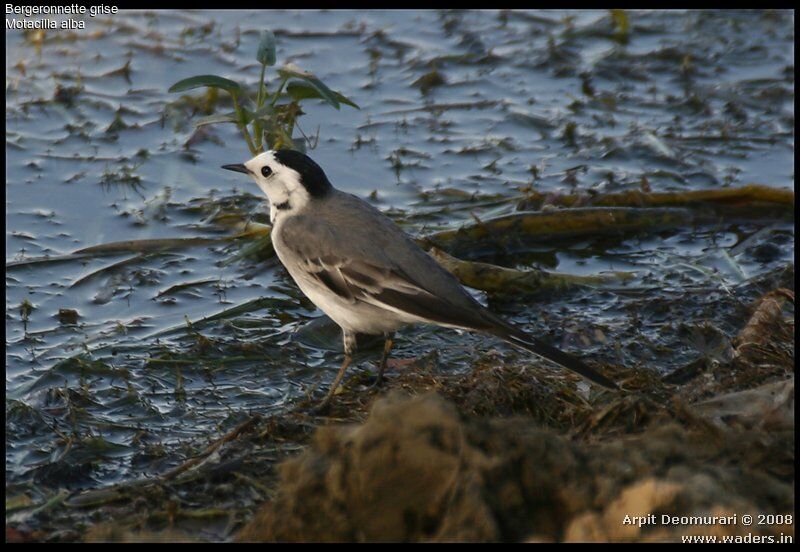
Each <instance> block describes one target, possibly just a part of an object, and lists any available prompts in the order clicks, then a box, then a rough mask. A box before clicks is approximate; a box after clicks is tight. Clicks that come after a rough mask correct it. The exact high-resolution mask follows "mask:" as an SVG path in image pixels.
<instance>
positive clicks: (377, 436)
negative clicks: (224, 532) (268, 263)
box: [237, 381, 794, 541]
mask: <svg viewBox="0 0 800 552" xmlns="http://www.w3.org/2000/svg"><path fill="white" fill-rule="evenodd" d="M782 385H785V386H788V387H791V391H787V393H791V394H793V386H794V384H793V381H792V382H790V383H787V384H782ZM784 391H786V390H784ZM784 400H786V399H785V398H784ZM792 400H793V399H792ZM784 406H785V405H784ZM690 425H691V424H690ZM793 444H794V434H793V424H791V423H789V424H780V423H779V424H777V425H775V426H773V427H771V428H770V430H768V431H753V430H747V429H736V430H733V429H718V428H713V427H703V426H698V427H689V428H687V427H682V426H681V425H678V424H676V423H672V424H668V425H665V426H659V425H657V424H655V425H654V427H653V429H651V430H649V431H647V432H645V433H644V434H642V435H639V436H637V437H628V438H619V439H615V440H612V441H609V442H603V443H584V444H577V443H574V442H570V441H569V440H568V439H565V438H564V437H562V436H559V435H558V434H557V433H555V432H553V431H549V430H546V429H542V428H540V427H538V426H537V424H535V423H533V422H532V421H531V420H530V419H526V418H514V419H484V418H480V417H476V416H461V415H459V413H458V411H457V409H456V407H455V406H454V405H453V404H452V403H451V402H449V401H446V400H444V399H443V398H441V397H440V396H439V395H436V394H433V393H430V394H426V395H423V396H418V397H413V398H403V397H400V396H399V395H393V396H390V397H388V398H386V399H382V400H380V401H378V402H377V403H376V404H375V407H374V409H373V411H372V413H371V415H370V417H369V419H368V420H367V422H366V423H364V424H363V425H352V426H334V427H326V428H321V429H320V430H318V431H317V433H316V435H315V437H314V440H313V443H312V445H311V447H310V448H309V450H308V451H306V452H304V453H303V454H301V455H300V456H299V457H297V458H296V459H294V460H291V461H289V462H286V463H285V464H284V465H283V466H282V467H281V483H280V486H279V490H278V495H277V497H276V499H275V500H274V501H272V502H271V503H269V504H268V505H266V506H265V507H264V508H263V509H262V510H261V511H260V512H259V513H258V514H257V515H256V517H255V518H254V520H253V521H252V522H251V523H250V524H249V525H248V526H247V527H245V529H244V530H243V531H242V532H241V533H240V534H239V535H238V537H237V538H238V539H239V540H245V541H260V540H268V541H272V540H277V541H332V540H335V541H352V540H358V541H419V540H434V541H450V540H463V541H497V540H510V541H519V540H536V541H541V540H546V541H560V540H566V541H570V540H591V541H598V540H600V541H603V540H611V541H620V540H633V541H643V540H661V539H667V540H679V539H680V537H681V536H682V535H689V534H697V535H700V534H704V535H745V534H748V533H755V534H759V535H773V536H774V535H778V534H780V533H787V531H793V528H792V527H793V526H791V527H787V526H785V525H781V526H778V525H762V526H757V527H748V526H746V525H745V524H744V523H741V522H739V523H733V524H730V525H721V524H712V525H704V524H701V523H700V524H689V525H688V526H685V525H674V526H669V525H662V524H661V523H654V524H652V525H645V526H642V527H638V526H637V525H635V524H625V523H624V518H625V516H626V515H629V516H646V515H648V514H652V513H658V517H659V520H660V519H661V517H660V516H661V515H662V514H665V515H666V514H668V515H675V516H703V515H716V516H732V515H734V514H737V515H738V517H739V518H741V516H742V515H744V514H749V515H753V516H755V515H757V514H758V513H762V512H775V513H783V514H791V513H792V512H793V507H794V503H793V496H794V491H793V484H792V482H791V480H789V479H788V478H787V475H789V474H791V473H792V472H793V467H792V466H793V459H792V458H791V456H790V455H786V454H780V453H779V454H775V452H776V451H778V452H780V451H784V452H785V451H787V450H791V449H792V448H793V446H794V445H793ZM720 458H725V459H726V460H725V461H723V462H719V459H720Z"/></svg>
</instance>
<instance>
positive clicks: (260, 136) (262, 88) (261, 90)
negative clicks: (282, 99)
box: [253, 63, 267, 150]
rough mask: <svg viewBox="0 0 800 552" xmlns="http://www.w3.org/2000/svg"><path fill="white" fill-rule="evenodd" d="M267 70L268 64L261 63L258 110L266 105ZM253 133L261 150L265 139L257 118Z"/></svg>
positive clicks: (257, 97) (257, 99)
mask: <svg viewBox="0 0 800 552" xmlns="http://www.w3.org/2000/svg"><path fill="white" fill-rule="evenodd" d="M266 70H267V64H266V63H262V64H261V75H260V76H259V77H258V95H257V96H256V111H257V110H259V109H261V106H262V105H264V100H265V99H266V98H265V95H266V86H264V73H265V71H266ZM253 135H254V136H255V139H256V147H257V148H258V149H259V150H261V149H262V144H263V141H264V133H263V132H261V123H260V122H259V121H258V119H256V120H255V121H253Z"/></svg>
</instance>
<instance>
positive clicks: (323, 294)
mask: <svg viewBox="0 0 800 552" xmlns="http://www.w3.org/2000/svg"><path fill="white" fill-rule="evenodd" d="M275 252H276V253H277V255H278V258H279V259H280V261H281V263H283V266H284V267H286V270H287V271H288V272H289V275H291V277H292V279H293V280H294V281H295V283H296V284H297V287H299V288H300V291H302V292H303V293H304V294H305V296H306V297H308V298H309V299H310V300H311V302H312V303H314V305H316V306H317V308H319V309H320V310H321V311H322V312H324V313H325V314H327V315H328V316H329V317H330V318H331V320H333V321H334V322H336V323H337V324H338V325H339V326H340V327H341V328H342V329H343V330H346V331H350V332H355V333H360V334H368V335H380V334H385V333H390V332H393V331H395V330H396V329H397V328H399V327H400V326H403V325H405V324H411V323H414V322H418V320H417V319H416V318H415V317H412V316H409V315H406V314H402V313H396V312H393V311H391V310H388V309H384V308H381V307H379V306H376V305H371V304H368V303H364V302H362V301H356V302H354V303H353V302H350V301H346V300H344V299H342V298H341V297H339V296H338V295H336V294H335V293H333V292H332V291H330V290H329V289H328V288H326V287H325V286H324V285H323V284H321V283H320V282H318V281H317V280H316V279H315V278H314V277H313V276H310V275H308V274H307V273H306V272H304V271H303V270H300V269H297V268H296V269H294V270H292V269H291V268H289V267H295V266H299V263H295V262H294V259H287V258H286V253H285V252H282V248H281V247H276V248H275ZM282 253H283V254H282ZM287 260H288V261H290V262H288V263H287Z"/></svg>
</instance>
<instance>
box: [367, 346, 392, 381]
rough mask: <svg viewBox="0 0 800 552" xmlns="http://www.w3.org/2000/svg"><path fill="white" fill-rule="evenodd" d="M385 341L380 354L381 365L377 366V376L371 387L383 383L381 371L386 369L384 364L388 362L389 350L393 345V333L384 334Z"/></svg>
mask: <svg viewBox="0 0 800 552" xmlns="http://www.w3.org/2000/svg"><path fill="white" fill-rule="evenodd" d="M385 337H386V341H384V342H383V355H381V365H380V367H379V368H378V378H377V379H376V380H375V383H373V384H372V387H380V386H381V385H382V384H383V373H384V372H385V371H386V364H387V363H388V362H389V352H390V351H391V350H392V345H394V334H386V336H385Z"/></svg>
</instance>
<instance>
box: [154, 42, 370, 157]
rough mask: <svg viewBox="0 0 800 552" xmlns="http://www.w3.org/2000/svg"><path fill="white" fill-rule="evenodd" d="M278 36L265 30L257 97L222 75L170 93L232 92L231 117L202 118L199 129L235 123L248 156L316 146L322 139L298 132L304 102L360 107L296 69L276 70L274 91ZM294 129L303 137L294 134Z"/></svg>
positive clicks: (200, 78)
mask: <svg viewBox="0 0 800 552" xmlns="http://www.w3.org/2000/svg"><path fill="white" fill-rule="evenodd" d="M275 50H276V43H275V35H274V34H273V33H272V32H270V31H263V32H262V33H261V39H260V42H259V44H258V50H257V51H256V56H255V57H256V60H257V61H258V63H259V64H260V65H261V74H260V75H259V78H258V92H257V93H256V96H255V99H253V98H251V97H249V96H248V94H247V92H246V89H245V87H244V86H243V85H241V84H239V83H238V82H236V81H233V80H230V79H227V78H225V77H220V76H218V75H198V76H196V77H190V78H187V79H183V80H180V81H178V82H176V83H175V84H173V85H172V86H171V87H170V89H169V91H170V92H185V91H187V90H192V89H194V88H200V87H207V88H212V89H219V90H223V91H224V92H227V93H228V94H230V97H231V102H232V103H233V112H232V113H223V114H216V115H210V116H208V117H204V118H202V119H200V120H198V121H197V122H196V123H195V126H196V127H198V128H199V127H202V126H204V125H212V124H217V123H234V124H236V126H237V127H238V128H239V130H240V131H241V133H242V136H243V137H244V140H245V142H246V143H247V147H248V149H249V150H250V153H251V154H253V155H257V154H258V153H261V152H262V151H264V149H265V146H266V148H267V149H280V148H291V149H297V150H300V151H305V150H306V145H310V146H311V147H312V148H313V147H316V143H317V140H319V135H317V137H316V139H315V140H313V141H312V140H311V139H310V138H309V137H308V136H306V134H305V133H304V132H303V131H302V129H301V128H300V125H299V124H298V119H299V118H300V116H301V115H303V110H302V109H300V104H301V103H302V102H303V101H304V100H309V99H321V100H324V101H325V102H326V103H327V104H328V105H331V106H333V107H335V108H336V109H339V108H340V106H341V105H342V104H344V105H349V106H351V107H355V108H358V106H357V105H356V104H355V103H353V102H352V101H351V100H349V99H348V98H347V97H345V96H343V95H342V94H340V93H339V92H334V91H333V90H331V89H330V88H328V87H327V86H325V84H324V83H323V82H322V81H321V80H319V79H318V78H317V77H315V76H314V75H312V74H310V73H307V72H305V71H303V70H301V69H300V68H298V67H296V66H294V65H286V66H284V67H281V68H280V69H278V70H277V73H278V82H277V84H276V85H275V88H274V90H273V91H272V92H270V88H269V86H268V85H267V80H266V78H267V67H272V66H274V65H275V62H276V60H277V57H276V51H275ZM295 129H296V130H297V131H298V132H299V133H300V135H301V136H300V137H297V136H294V131H295Z"/></svg>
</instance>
